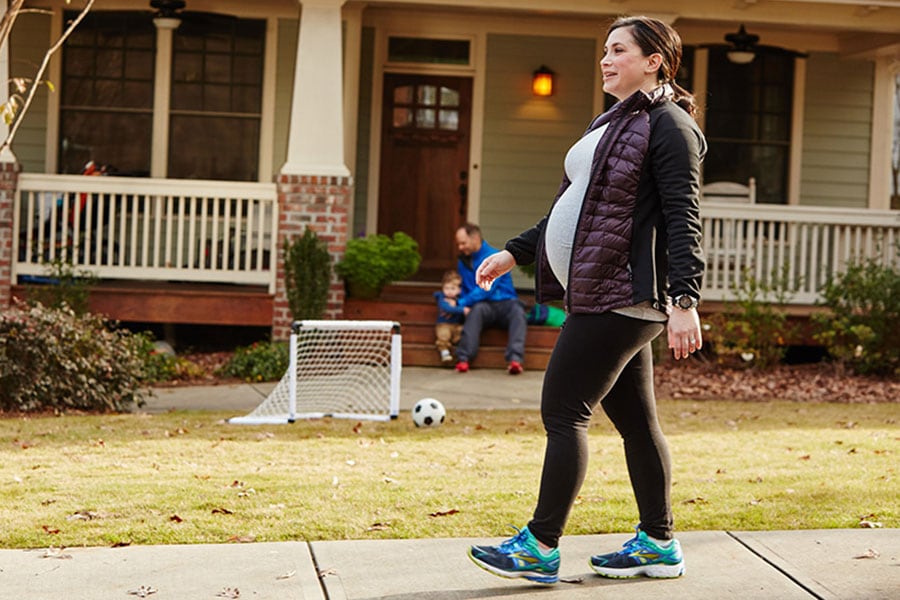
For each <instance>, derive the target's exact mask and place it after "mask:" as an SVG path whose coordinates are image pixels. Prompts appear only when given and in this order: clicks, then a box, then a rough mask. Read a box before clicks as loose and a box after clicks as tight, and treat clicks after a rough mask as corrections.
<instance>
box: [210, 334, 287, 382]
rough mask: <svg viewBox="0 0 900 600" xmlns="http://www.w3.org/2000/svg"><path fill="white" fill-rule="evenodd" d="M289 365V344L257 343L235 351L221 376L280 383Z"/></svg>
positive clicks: (222, 370)
mask: <svg viewBox="0 0 900 600" xmlns="http://www.w3.org/2000/svg"><path fill="white" fill-rule="evenodd" d="M289 364H290V352H289V350H288V344H287V342H257V343H255V344H251V345H250V346H244V347H240V348H238V349H237V350H235V353H234V356H232V357H231V359H230V360H229V361H228V363H227V364H226V365H225V366H224V367H222V369H221V374H222V375H226V376H228V377H240V378H241V379H244V380H245V381H278V380H279V379H281V378H282V377H283V376H284V373H285V372H286V371H287V369H288V366H289Z"/></svg>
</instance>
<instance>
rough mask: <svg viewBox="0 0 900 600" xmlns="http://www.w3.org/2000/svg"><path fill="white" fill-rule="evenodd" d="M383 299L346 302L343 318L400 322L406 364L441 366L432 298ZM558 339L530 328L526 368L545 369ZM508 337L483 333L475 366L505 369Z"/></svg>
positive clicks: (553, 330) (554, 332) (548, 329)
mask: <svg viewBox="0 0 900 600" xmlns="http://www.w3.org/2000/svg"><path fill="white" fill-rule="evenodd" d="M432 289H433V286H432ZM384 296H385V294H382V297H381V298H378V299H375V300H359V299H356V298H347V299H346V300H345V302H344V318H345V319H373V320H382V319H384V320H391V321H397V322H398V323H400V332H401V335H402V338H403V364H404V365H408V366H422V367H439V366H441V361H440V356H439V355H438V352H437V350H436V349H435V347H434V319H435V316H436V311H437V309H436V307H435V305H434V303H433V298H431V297H430V296H426V295H424V294H422V295H420V296H419V297H418V298H414V299H411V300H410V299H407V300H405V301H403V300H396V299H387V298H385V297H384ZM558 335H559V329H558V328H555V327H542V326H535V325H529V326H528V331H527V333H526V336H525V368H527V369H535V370H543V369H545V368H546V366H547V360H548V359H549V357H550V352H551V350H552V349H553V346H554V344H556V338H557V336H558ZM506 336H507V334H506V332H505V331H503V330H500V329H487V330H485V331H483V332H482V334H481V347H480V348H479V352H478V356H477V357H476V360H475V361H473V366H474V367H476V368H478V367H480V368H496V369H503V368H506V360H505V359H504V356H503V355H504V352H505V349H506V340H507V337H506Z"/></svg>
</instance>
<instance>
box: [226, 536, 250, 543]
mask: <svg viewBox="0 0 900 600" xmlns="http://www.w3.org/2000/svg"><path fill="white" fill-rule="evenodd" d="M228 541H229V542H232V543H237V544H250V543H252V542H255V541H256V536H255V535H233V536H231V537H230V538H228Z"/></svg>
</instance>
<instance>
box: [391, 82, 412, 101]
mask: <svg viewBox="0 0 900 600" xmlns="http://www.w3.org/2000/svg"><path fill="white" fill-rule="evenodd" d="M412 102H413V86H411V85H398V86H397V87H395V88H394V103H395V104H412Z"/></svg>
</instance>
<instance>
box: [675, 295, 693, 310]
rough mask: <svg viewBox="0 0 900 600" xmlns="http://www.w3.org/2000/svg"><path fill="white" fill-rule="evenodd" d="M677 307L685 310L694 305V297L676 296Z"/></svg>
mask: <svg viewBox="0 0 900 600" xmlns="http://www.w3.org/2000/svg"><path fill="white" fill-rule="evenodd" d="M678 307H679V308H683V309H685V310H687V309H689V308H693V307H694V299H693V298H691V297H690V296H688V295H685V294H683V295H681V296H678Z"/></svg>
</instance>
